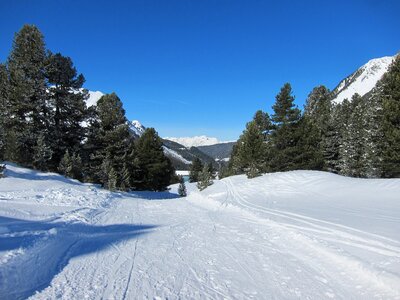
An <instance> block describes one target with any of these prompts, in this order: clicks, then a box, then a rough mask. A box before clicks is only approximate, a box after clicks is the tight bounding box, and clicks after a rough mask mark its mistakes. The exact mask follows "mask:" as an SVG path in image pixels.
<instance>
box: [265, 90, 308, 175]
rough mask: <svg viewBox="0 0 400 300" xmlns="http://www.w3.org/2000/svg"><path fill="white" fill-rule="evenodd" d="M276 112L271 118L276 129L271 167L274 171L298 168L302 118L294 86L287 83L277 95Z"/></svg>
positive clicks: (274, 106) (272, 140)
mask: <svg viewBox="0 0 400 300" xmlns="http://www.w3.org/2000/svg"><path fill="white" fill-rule="evenodd" d="M272 108H273V110H274V114H273V115H272V117H271V119H272V121H273V124H274V125H275V130H274V131H273V132H272V134H271V142H272V153H271V162H270V168H271V170H273V171H288V170H293V169H296V168H297V166H296V162H295V160H296V157H297V156H298V155H299V148H298V145H297V143H298V139H297V136H298V135H297V132H296V130H297V129H298V123H299V121H300V118H301V113H300V110H299V109H298V108H297V107H296V105H295V104H294V96H292V88H291V86H290V84H289V83H286V84H285V85H284V86H283V87H282V88H281V90H280V92H279V94H278V95H277V96H276V101H275V104H274V105H273V106H272Z"/></svg>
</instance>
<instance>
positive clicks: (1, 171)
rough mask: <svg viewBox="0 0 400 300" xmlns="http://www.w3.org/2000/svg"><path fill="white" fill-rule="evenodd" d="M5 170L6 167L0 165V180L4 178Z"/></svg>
mask: <svg viewBox="0 0 400 300" xmlns="http://www.w3.org/2000/svg"><path fill="white" fill-rule="evenodd" d="M5 170H6V165H4V164H0V178H4V177H5V176H4V171H5Z"/></svg>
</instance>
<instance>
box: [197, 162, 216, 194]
mask: <svg viewBox="0 0 400 300" xmlns="http://www.w3.org/2000/svg"><path fill="white" fill-rule="evenodd" d="M212 184H213V181H212V178H211V174H210V171H209V169H208V167H207V166H204V167H203V170H202V171H201V172H200V173H199V181H198V182H197V188H198V189H199V190H200V191H202V190H204V189H205V188H207V187H209V186H210V185H212Z"/></svg>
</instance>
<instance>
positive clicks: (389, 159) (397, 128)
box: [380, 54, 400, 177]
mask: <svg viewBox="0 0 400 300" xmlns="http://www.w3.org/2000/svg"><path fill="white" fill-rule="evenodd" d="M381 85H382V91H381V93H380V97H381V99H382V129H383V135H384V142H383V147H382V148H383V149H382V173H383V176H384V177H400V55H399V54H398V55H397V56H396V58H395V59H394V61H393V63H392V64H391V66H390V67H389V70H388V72H387V73H386V74H385V75H384V76H383V78H382V80H381Z"/></svg>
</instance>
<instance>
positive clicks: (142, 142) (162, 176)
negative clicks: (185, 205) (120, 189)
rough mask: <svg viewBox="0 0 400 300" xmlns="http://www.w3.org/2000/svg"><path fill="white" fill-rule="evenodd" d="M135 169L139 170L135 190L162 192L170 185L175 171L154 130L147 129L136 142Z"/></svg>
mask: <svg viewBox="0 0 400 300" xmlns="http://www.w3.org/2000/svg"><path fill="white" fill-rule="evenodd" d="M135 167H136V168H137V169H138V170H139V172H138V173H139V174H137V175H139V177H137V175H136V176H135V182H136V185H135V186H134V188H135V189H138V190H152V191H163V190H166V189H167V187H168V186H169V185H170V184H171V179H172V178H173V177H174V174H175V170H174V168H173V166H172V163H171V161H170V160H169V158H168V157H166V156H165V154H164V149H163V143H162V140H161V138H160V137H159V136H158V134H157V132H156V131H155V130H154V128H147V129H146V130H145V132H144V133H143V134H142V136H141V137H140V138H139V139H138V140H137V142H136V156H135Z"/></svg>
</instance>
